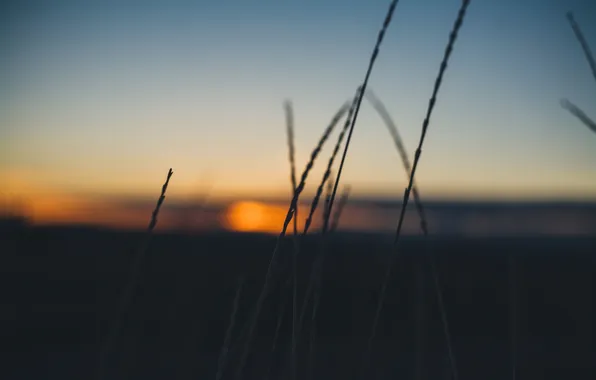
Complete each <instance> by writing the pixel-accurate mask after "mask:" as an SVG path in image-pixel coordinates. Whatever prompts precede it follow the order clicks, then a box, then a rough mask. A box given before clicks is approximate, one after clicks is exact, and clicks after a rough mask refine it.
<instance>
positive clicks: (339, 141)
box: [297, 87, 362, 335]
mask: <svg viewBox="0 0 596 380" xmlns="http://www.w3.org/2000/svg"><path fill="white" fill-rule="evenodd" d="M361 92H362V87H358V89H357V90H356V95H355V96H354V100H353V102H352V106H351V107H350V111H349V112H348V117H347V118H346V122H345V123H344V126H343V128H342V130H341V132H340V134H339V136H338V137H337V142H336V143H335V146H334V148H333V152H332V153H331V156H330V157H329V161H328V162H327V169H326V170H325V172H324V173H323V178H322V179H321V182H319V186H318V187H317V191H316V193H315V196H314V198H313V200H312V203H311V205H310V211H309V214H308V217H307V218H306V222H305V223H304V229H303V231H302V237H304V236H306V234H307V233H308V229H309V227H310V225H311V224H312V219H313V216H314V214H315V211H316V209H317V206H318V204H319V200H320V198H321V194H322V193H323V188H324V187H325V184H326V183H327V181H328V180H329V177H330V176H331V169H332V168H333V163H334V162H335V158H336V157H337V154H338V153H339V149H340V148H341V144H342V142H343V140H344V137H345V136H346V132H347V131H348V129H349V127H350V124H351V118H352V116H353V114H354V110H355V107H356V104H357V101H358V99H359V98H360V94H361ZM330 206H331V197H330V198H329V202H328V205H327V209H326V210H324V214H325V217H324V220H323V225H324V224H325V223H326V221H327V220H328V219H329V218H328V215H329V212H330V211H331V207H330ZM321 233H323V231H321ZM320 258H321V255H318V256H317V257H316V258H315V261H314V262H313V265H312V269H311V273H310V278H309V281H308V286H307V289H306V293H305V295H304V300H303V302H302V308H301V309H300V318H299V320H298V326H297V335H300V331H301V330H302V325H303V322H304V317H305V313H306V306H307V305H308V302H309V301H310V296H311V293H312V290H313V286H314V281H315V274H316V273H317V268H318V266H319V265H320V264H319V262H320Z"/></svg>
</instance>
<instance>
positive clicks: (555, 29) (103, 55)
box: [0, 0, 596, 209]
mask: <svg viewBox="0 0 596 380" xmlns="http://www.w3.org/2000/svg"><path fill="white" fill-rule="evenodd" d="M8 3H10V2H3V3H2V5H0V30H1V32H0V36H1V37H0V57H2V58H1V59H0V128H1V132H2V138H1V139H0V186H2V192H3V193H5V195H6V194H8V195H6V196H7V197H8V198H10V197H11V196H18V197H22V198H23V199H28V200H29V201H31V200H34V199H37V200H38V202H41V200H43V199H46V201H47V202H50V203H52V202H57V201H55V200H56V199H62V200H63V201H64V202H66V201H68V200H70V201H71V204H72V202H75V203H76V202H78V201H81V199H86V197H87V198H88V197H111V196H113V197H120V196H128V197H131V196H132V197H135V196H148V195H149V196H154V197H156V196H157V193H158V191H159V188H160V186H161V184H162V183H163V180H164V178H165V174H166V173H167V170H168V168H170V167H172V168H173V169H174V172H175V174H174V177H173V178H172V182H171V184H170V196H171V197H172V198H174V199H176V198H177V199H188V198H189V197H193V196H195V195H196V194H198V193H202V192H205V191H207V189H208V190H209V192H210V194H211V196H212V197H213V198H218V197H219V198H247V197H255V196H262V197H268V196H272V197H280V196H281V197H284V196H287V195H288V194H289V192H290V188H289V187H290V185H289V180H288V176H289V174H288V172H289V170H288V162H287V147H286V143H285V125H284V114H283V108H282V102H283V101H284V100H285V99H291V100H292V102H293V104H294V107H295V115H296V139H297V159H298V166H299V169H300V170H301V169H302V168H303V167H304V164H305V163H306V160H307V158H308V156H309V154H310V151H311V150H312V148H313V146H314V145H315V143H316V141H317V140H318V138H319V136H320V134H321V132H322V130H323V129H324V127H325V126H326V125H327V124H328V122H329V120H330V119H331V117H332V115H333V114H334V113H335V112H336V110H337V108H339V106H340V105H341V104H342V103H343V102H344V101H346V100H347V99H348V98H349V97H351V96H352V94H353V92H354V91H355V89H356V87H357V86H358V85H359V84H360V82H361V80H362V79H363V76H364V72H365V69H366V65H367V63H368V60H369V56H370V52H371V50H372V47H373V44H374V42H375V39H376V35H377V32H378V29H379V27H380V25H381V23H382V20H383V17H384V15H385V12H386V10H387V7H388V4H389V1H388V0H352V1H339V0H292V1H281V0H270V1H265V0H260V1H257V0H228V1H224V0H212V1H198V0H197V1H174V0H168V1H162V2H157V1H149V0H148V1H135V2H131V1H105V0H104V1H50V0H45V1H18V2H17V1H15V2H14V4H12V5H9V4H8ZM460 3H461V1H459V0H417V1H413V0H402V1H400V2H399V4H398V7H397V9H396V11H395V16H394V20H393V23H392V25H391V26H390V29H389V31H388V34H387V35H386V39H385V43H384V44H383V46H382V48H381V53H380V56H379V59H378V61H377V65H376V67H375V70H374V72H373V74H372V77H371V81H370V87H371V88H372V89H374V91H375V93H376V95H377V96H378V97H380V98H381V99H382V100H383V101H384V102H385V104H386V106H387V108H388V109H389V111H390V112H391V114H392V115H393V117H394V118H395V120H396V121H397V123H398V127H399V128H400V132H401V134H402V136H403V138H404V140H405V143H406V145H407V147H408V149H409V150H410V152H413V151H414V148H415V145H416V143H417V141H418V138H419V135H420V126H421V123H422V119H423V116H424V112H425V109H426V107H427V104H428V97H429V95H430V92H431V90H432V85H433V82H434V78H435V76H436V73H437V70H438V66H439V63H440V60H441V58H442V55H443V50H444V46H445V44H446V42H447V37H448V33H449V31H450V29H451V27H452V24H453V21H454V18H455V16H456V14H457V10H458V8H459V5H460ZM568 10H571V11H573V12H574V13H575V15H576V20H577V21H578V22H579V23H580V25H581V26H582V28H583V31H584V34H585V35H586V37H587V39H588V41H589V43H590V44H591V46H592V47H593V49H596V22H594V20H596V3H595V2H594V1H593V0H581V1H580V0H556V1H555V0H500V1H497V0H482V1H480V0H477V1H474V0H473V1H472V4H471V5H470V8H469V13H468V15H467V19H466V21H465V23H464V26H463V28H462V31H461V35H460V38H459V39H458V41H457V43H456V46H455V51H454V54H453V57H452V59H451V62H450V66H449V69H448V71H447V74H446V77H445V80H444V85H443V87H442V90H441V93H440V94H439V100H438V104H437V107H436V110H435V111H436V112H435V114H434V116H433V119H432V121H431V126H430V130H429V134H428V137H427V140H426V144H425V148H424V153H423V156H422V160H421V165H420V167H419V171H418V172H417V180H418V183H419V185H420V187H421V189H422V191H423V193H424V194H426V195H427V196H429V197H435V198H470V197H473V198H496V199H502V198H507V199H510V198H532V197H537V198H567V199H596V135H595V134H593V133H592V132H591V131H590V130H588V129H587V128H586V127H585V126H583V125H582V124H580V123H579V122H578V121H577V120H576V119H575V118H573V117H572V116H571V115H569V114H568V113H567V112H566V111H565V110H563V109H562V108H561V107H560V106H559V100H560V99H561V98H563V97H567V98H569V99H570V100H572V101H573V102H574V103H575V104H577V105H578V106H580V107H581V108H583V109H584V110H585V111H586V113H587V114H589V115H591V116H592V117H593V118H594V117H596V83H594V80H593V78H592V76H591V72H590V69H589V66H588V64H587V62H586V60H585V58H584V56H583V53H582V51H581V49H580V46H579V44H578V43H577V41H576V40H575V38H574V36H573V32H572V31H571V28H570V27H569V25H568V23H567V20H566V19H565V12H566V11H568ZM334 139H335V138H333V139H332V140H334ZM330 151H331V147H330V146H327V147H326V149H325V150H324V151H323V155H322V159H321V160H320V161H319V165H318V166H317V167H316V169H315V171H314V172H313V175H312V177H311V181H310V182H309V187H308V191H309V192H311V193H312V191H313V189H314V186H316V183H318V181H319V180H320V178H321V175H322V171H323V165H324V164H325V163H326V161H327V156H328V154H329V153H330ZM343 175H344V176H343V180H344V183H349V184H351V185H352V188H353V193H354V194H355V195H356V196H358V195H377V196H383V197H388V196H396V197H399V196H401V194H402V193H403V187H404V186H405V184H406V183H405V176H404V173H403V171H402V168H401V164H400V162H399V156H398V155H397V153H396V151H395V149H394V146H393V144H392V142H391V140H390V139H389V135H388V133H387V131H386V130H385V127H384V125H383V124H382V122H381V120H380V119H379V117H378V116H377V115H376V114H375V112H374V110H373V109H372V108H371V107H370V105H369V104H368V103H363V108H362V111H361V113H360V117H359V120H358V124H357V126H356V130H355V132H354V136H353V140H352V145H351V148H350V154H349V156H348V159H347V161H346V166H345V170H344V174H343ZM75 198H76V201H73V199H75ZM48 199H49V200H48ZM48 207H49V206H48ZM54 207H57V208H58V209H60V208H61V207H60V206H56V204H55V203H54ZM73 207H75V206H73ZM75 208H76V207H75Z"/></svg>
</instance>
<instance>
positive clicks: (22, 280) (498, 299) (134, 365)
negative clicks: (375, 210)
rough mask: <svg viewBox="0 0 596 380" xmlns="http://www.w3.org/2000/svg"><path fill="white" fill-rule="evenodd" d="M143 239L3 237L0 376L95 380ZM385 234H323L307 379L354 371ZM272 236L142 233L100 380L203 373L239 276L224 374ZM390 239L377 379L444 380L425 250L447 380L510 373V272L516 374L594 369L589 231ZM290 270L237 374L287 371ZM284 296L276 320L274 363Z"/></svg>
mask: <svg viewBox="0 0 596 380" xmlns="http://www.w3.org/2000/svg"><path fill="white" fill-rule="evenodd" d="M141 237H142V235H141V234H138V233H130V232H115V231H108V230H95V229H87V228H65V227H44V228H41V227H38V228H25V227H18V228H11V229H5V230H3V232H2V238H1V246H0V249H1V252H2V254H1V256H0V260H1V262H0V268H2V269H1V270H2V273H1V276H0V281H1V284H0V289H2V290H1V298H0V299H1V300H2V302H1V305H0V308H1V309H0V310H1V314H0V315H1V316H2V331H3V332H2V347H3V349H2V350H3V352H2V354H1V356H2V358H3V359H2V361H3V362H4V364H2V365H1V366H0V377H1V378H3V379H33V378H40V379H41V378H44V379H90V378H92V376H93V374H94V373H95V371H96V368H97V356H98V351H99V347H100V341H101V339H102V337H104V336H105V334H106V331H107V329H108V326H110V324H111V323H113V321H114V319H115V318H116V317H117V316H118V315H122V314H121V313H120V314H119V312H118V307H117V306H118V302H119V296H120V291H121V288H122V287H123V285H124V283H125V280H126V278H127V275H128V272H129V270H130V266H131V263H132V253H133V252H134V249H135V247H136V246H138V243H139V241H140V240H141ZM390 243H391V240H390V238H389V239H388V238H387V237H382V236H367V235H342V234H337V235H335V236H332V237H331V240H330V243H329V249H328V252H329V254H328V256H327V260H326V262H325V269H324V275H323V288H322V298H321V308H320V311H319V316H318V318H317V341H316V346H315V347H316V353H317V354H316V357H317V360H316V372H315V373H316V374H317V378H350V377H353V374H356V373H358V372H359V371H360V365H361V358H362V354H363V352H364V348H365V344H366V340H367V338H368V335H369V333H370V328H371V322H372V317H373V315H374V310H375V306H376V297H377V295H378V289H379V286H380V283H381V280H382V274H383V273H384V268H385V266H386V263H387V255H388V253H389V247H390ZM274 244H275V238H273V237H269V236H260V235H241V234H231V233H221V234H211V235H205V236H185V235H176V234H167V235H166V234H162V235H156V236H154V238H153V240H152V242H151V245H150V250H149V253H148V256H147V259H146V260H145V262H144V264H143V275H142V277H141V280H140V285H139V288H138V290H137V293H136V296H135V298H134V302H133V305H132V307H131V309H130V310H128V312H126V313H125V314H124V316H125V317H124V320H123V328H122V330H121V333H120V334H119V335H118V336H117V339H116V340H115V341H114V344H113V350H112V354H111V355H110V357H109V365H108V370H107V378H110V379H151V378H156V379H166V378H167V379H208V378H215V369H216V362H217V357H218V355H219V350H220V349H221V345H222V342H223V339H224V334H225V331H226V327H227V326H228V322H229V318H230V312H231V310H232V302H233V298H234V294H235V292H236V287H237V284H238V278H239V276H246V277H245V278H246V281H245V286H244V289H243V291H242V295H241V300H240V310H239V314H238V316H237V318H238V323H237V325H236V328H235V330H234V332H233V336H232V347H231V352H230V356H229V364H228V366H227V371H226V373H225V376H224V378H231V377H233V374H234V371H233V369H234V368H233V367H234V363H235V361H236V360H237V359H238V355H239V352H238V351H240V350H239V349H238V348H239V347H240V346H241V345H240V344H239V342H240V339H241V337H242V333H243V331H244V329H245V324H246V321H247V319H248V315H249V313H250V309H251V307H252V305H253V304H254V302H255V299H256V297H257V295H258V291H259V290H260V286H261V285H262V282H263V279H264V274H265V270H266V268H267V264H268V260H269V257H270V253H271V251H272V249H273V246H274ZM400 247H401V250H400V254H399V256H397V258H396V260H395V262H394V265H395V266H394V268H395V271H394V272H393V276H392V279H391V283H390V286H389V290H388V294H387V302H386V305H385V308H384V309H383V314H382V317H381V318H382V319H381V321H380V325H379V331H378V334H377V339H376V341H375V347H374V355H373V368H374V370H375V371H378V372H377V373H376V375H377V376H380V377H381V378H384V377H385V376H387V378H389V377H391V378H414V376H413V374H414V370H415V363H416V357H417V355H419V356H418V357H420V358H421V360H422V364H421V367H422V368H423V372H422V374H423V376H422V378H432V379H436V378H441V379H443V378H445V374H446V373H448V372H447V368H448V362H447V352H446V344H445V338H444V335H443V332H442V331H443V330H442V325H441V323H440V317H439V312H438V309H437V302H436V297H435V292H434V290H433V289H434V288H433V287H432V277H431V276H430V271H429V266H428V255H431V254H432V255H434V257H435V259H436V262H437V267H438V274H439V277H440V281H441V283H442V287H443V292H444V296H445V302H446V310H447V315H448V318H449V323H450V328H451V334H452V340H453V345H454V349H455V354H456V359H457V364H458V369H459V373H460V378H462V379H480V378H482V379H491V378H494V379H503V378H509V377H510V376H511V375H510V373H511V334H510V330H511V321H512V318H511V313H510V312H511V308H510V307H511V302H510V301H511V297H510V294H511V288H510V285H511V284H512V282H510V279H511V278H510V274H511V273H512V272H511V271H510V269H511V268H515V275H514V280H515V283H516V286H515V295H516V299H517V302H516V313H515V314H516V316H515V322H516V329H517V336H516V340H517V344H516V350H517V355H516V356H517V362H518V376H519V378H553V379H554V378H559V379H561V378H573V379H579V378H582V379H588V378H590V379H592V378H593V375H594V373H595V366H594V357H596V356H595V355H596V350H595V347H594V330H593V321H594V311H593V307H594V305H593V298H594V282H593V273H594V269H595V268H596V266H595V263H596V255H595V254H594V248H595V247H596V238H548V237H545V238H532V239H523V238H514V239H505V238H503V239H496V238H492V239H465V240H464V239H456V238H430V239H429V240H428V241H424V240H423V239H421V238H404V240H403V241H402V243H401V244H400ZM284 248H285V249H284V250H283V251H282V253H285V254H282V255H281V259H282V260H288V259H289V257H290V255H289V253H290V252H291V244H290V241H286V242H285V246H284ZM317 250H318V242H317V240H316V239H314V238H309V239H307V240H306V242H305V243H304V244H303V246H302V249H301V256H300V260H299V261H300V270H299V285H300V286H299V297H300V298H299V299H300V300H301V299H302V296H303V293H304V290H305V287H306V283H307V280H308V276H309V274H310V265H311V263H312V261H313V257H314V253H315V252H317ZM510 257H513V261H510ZM510 263H513V265H511V264H510ZM281 264H282V267H283V265H284V263H283V262H281ZM286 265H289V261H288V262H287V264H286ZM286 268H288V267H286ZM288 270H289V268H288ZM288 274H289V272H287V271H283V270H280V271H278V272H277V276H276V278H277V279H278V280H277V285H276V289H275V291H274V292H273V294H272V295H271V296H270V297H269V298H268V301H267V303H266V305H265V309H264V311H263V314H262V317H261V319H260V323H259V325H258V331H257V336H256V339H255V341H254V345H253V349H254V352H253V354H252V356H251V358H250V360H249V363H248V365H249V367H248V368H247V370H248V371H247V373H246V376H245V378H247V379H252V378H255V379H256V378H263V376H264V374H265V372H266V371H267V370H268V366H269V363H271V362H272V363H273V366H272V367H271V378H281V377H283V375H284V374H287V368H288V367H287V364H288V358H289V356H288V352H289V343H290V339H291V298H290V294H291V293H290V292H291V287H285V286H284V284H285V283H286V279H287V276H288ZM282 302H286V308H285V310H286V313H285V318H284V322H283V324H282V330H281V336H280V341H279V343H278V349H277V350H276V352H275V356H274V357H273V361H271V356H270V352H271V345H272V341H273V334H274V330H275V326H276V323H277V316H278V312H279V308H280V305H281V303H282ZM299 304H301V302H300V303H299ZM309 313H310V312H309ZM309 313H307V315H309ZM307 319H308V318H307ZM307 331H309V326H308V324H307V325H306V326H305V329H304V333H303V334H302V336H301V338H300V341H299V353H300V361H301V363H302V361H305V360H306V348H307V346H308V342H307V340H308V333H307ZM304 363H305V362H304ZM299 367H300V368H305V367H306V365H300V366H299ZM332 375H333V377H330V376H332Z"/></svg>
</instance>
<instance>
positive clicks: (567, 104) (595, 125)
mask: <svg viewBox="0 0 596 380" xmlns="http://www.w3.org/2000/svg"><path fill="white" fill-rule="evenodd" d="M567 21H569V25H570V26H571V29H572V30H573V33H574V34H575V38H576V39H577V41H578V42H579V44H580V45H581V48H582V50H583V52H584V55H585V56H586V60H587V61H588V65H589V66H590V70H591V71H592V76H593V77H594V80H595V81H596V60H594V55H593V54H592V51H591V50H590V46H589V45H588V42H587V41H586V38H585V37H584V34H583V33H582V30H581V28H580V26H579V24H578V23H577V21H575V18H574V17H573V13H571V12H567ZM561 106H562V107H563V108H564V109H566V110H567V111H568V112H569V113H571V114H572V115H573V116H575V117H576V118H578V119H579V120H580V121H581V122H582V123H584V125H585V126H586V127H588V128H589V129H591V130H592V132H596V122H594V121H593V120H592V119H591V118H590V117H588V115H586V114H585V112H584V111H582V110H581V109H580V108H579V107H578V106H576V105H575V104H573V103H572V102H571V101H569V100H568V99H563V100H561Z"/></svg>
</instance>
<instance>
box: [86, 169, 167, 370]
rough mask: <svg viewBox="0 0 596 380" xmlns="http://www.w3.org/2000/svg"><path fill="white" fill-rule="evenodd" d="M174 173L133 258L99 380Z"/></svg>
mask: <svg viewBox="0 0 596 380" xmlns="http://www.w3.org/2000/svg"><path fill="white" fill-rule="evenodd" d="M173 174H174V172H173V171H172V169H171V168H170V170H168V175H167V177H166V181H165V182H164V184H163V186H162V187H161V194H160V196H159V198H158V199H157V204H156V205H155V209H154V210H153V212H152V213H151V219H150V221H149V225H148V226H147V231H146V233H145V236H144V238H143V240H142V242H141V244H140V245H139V247H138V250H137V252H136V254H135V257H134V259H133V264H132V268H131V271H130V275H129V278H128V281H127V283H126V285H125V287H124V289H123V291H122V293H121V295H120V303H119V313H120V315H118V316H117V317H116V318H115V320H114V325H113V326H112V328H111V329H110V330H108V334H107V336H106V338H105V340H104V343H103V346H102V348H101V350H100V353H99V360H98V369H97V378H98V379H99V380H101V379H103V378H104V372H105V368H104V367H105V366H106V361H107V355H108V354H109V351H110V348H111V345H112V342H113V340H114V339H115V338H116V337H117V336H118V334H119V333H120V328H121V319H122V318H123V315H124V313H126V311H127V309H128V307H129V306H130V303H131V302H132V298H133V295H134V292H135V290H136V287H137V282H138V280H139V275H140V272H141V264H142V263H143V260H144V259H145V256H146V255H147V248H148V247H149V243H150V241H151V236H152V235H153V230H154V229H155V226H156V225H157V217H158V215H159V210H160V209H161V206H162V204H163V202H164V200H165V199H166V191H167V190H168V185H169V183H170V178H172V175H173Z"/></svg>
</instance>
